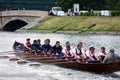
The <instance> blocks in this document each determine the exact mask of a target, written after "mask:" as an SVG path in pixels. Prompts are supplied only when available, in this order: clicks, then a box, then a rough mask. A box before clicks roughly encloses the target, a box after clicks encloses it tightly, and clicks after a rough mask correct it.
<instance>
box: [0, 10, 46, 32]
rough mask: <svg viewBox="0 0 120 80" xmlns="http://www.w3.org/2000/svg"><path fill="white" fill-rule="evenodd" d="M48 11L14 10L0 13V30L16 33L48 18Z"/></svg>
mask: <svg viewBox="0 0 120 80" xmlns="http://www.w3.org/2000/svg"><path fill="white" fill-rule="evenodd" d="M47 15H48V13H47V12H46V11H36V10H14V11H1V12H0V30H5V31H15V30H17V29H20V28H22V27H24V26H26V25H27V24H30V23H32V22H34V21H35V20H40V19H42V18H44V17H45V16H47Z"/></svg>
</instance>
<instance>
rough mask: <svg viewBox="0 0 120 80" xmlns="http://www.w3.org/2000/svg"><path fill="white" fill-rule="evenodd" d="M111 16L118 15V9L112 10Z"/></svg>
mask: <svg viewBox="0 0 120 80" xmlns="http://www.w3.org/2000/svg"><path fill="white" fill-rule="evenodd" d="M111 16H120V11H112V12H111Z"/></svg>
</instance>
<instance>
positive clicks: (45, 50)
mask: <svg viewBox="0 0 120 80" xmlns="http://www.w3.org/2000/svg"><path fill="white" fill-rule="evenodd" d="M42 49H43V54H44V55H46V54H51V49H52V46H51V45H50V39H46V40H44V44H43V45H42Z"/></svg>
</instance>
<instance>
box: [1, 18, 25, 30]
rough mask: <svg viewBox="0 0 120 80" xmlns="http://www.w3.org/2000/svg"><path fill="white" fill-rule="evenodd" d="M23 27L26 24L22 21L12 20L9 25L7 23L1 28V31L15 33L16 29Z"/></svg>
mask: <svg viewBox="0 0 120 80" xmlns="http://www.w3.org/2000/svg"><path fill="white" fill-rule="evenodd" d="M25 25H27V23H26V22H24V21H22V20H13V21H10V22H9V23H7V24H6V25H5V26H4V27H3V30H4V31H15V30H17V29H20V28H22V27H24V26H25Z"/></svg>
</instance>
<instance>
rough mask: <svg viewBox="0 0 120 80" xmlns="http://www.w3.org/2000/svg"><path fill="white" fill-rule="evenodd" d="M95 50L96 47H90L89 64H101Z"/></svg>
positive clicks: (87, 53)
mask: <svg viewBox="0 0 120 80" xmlns="http://www.w3.org/2000/svg"><path fill="white" fill-rule="evenodd" d="M94 50H95V48H94V46H90V47H89V50H88V51H86V56H87V58H86V62H87V63H99V62H100V61H99V58H98V54H97V53H96V52H95V51H94Z"/></svg>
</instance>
